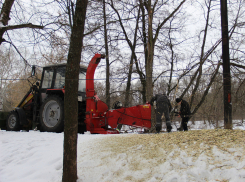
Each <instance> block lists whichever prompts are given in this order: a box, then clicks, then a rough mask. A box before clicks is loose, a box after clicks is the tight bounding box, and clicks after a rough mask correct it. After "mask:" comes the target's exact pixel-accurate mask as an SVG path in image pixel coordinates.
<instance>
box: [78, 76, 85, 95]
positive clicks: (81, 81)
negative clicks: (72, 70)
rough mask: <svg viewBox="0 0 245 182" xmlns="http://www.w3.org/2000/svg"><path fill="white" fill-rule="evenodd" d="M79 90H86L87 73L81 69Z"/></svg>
mask: <svg viewBox="0 0 245 182" xmlns="http://www.w3.org/2000/svg"><path fill="white" fill-rule="evenodd" d="M78 91H79V92H86V75H85V73H84V72H83V71H80V73H79V84H78Z"/></svg>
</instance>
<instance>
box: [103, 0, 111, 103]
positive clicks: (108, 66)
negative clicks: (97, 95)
mask: <svg viewBox="0 0 245 182" xmlns="http://www.w3.org/2000/svg"><path fill="white" fill-rule="evenodd" d="M103 16H104V34H105V37H104V39H105V54H106V94H105V96H106V104H107V106H108V108H110V104H111V103H110V102H111V98H110V62H109V48H108V39H107V28H106V9H105V0H103Z"/></svg>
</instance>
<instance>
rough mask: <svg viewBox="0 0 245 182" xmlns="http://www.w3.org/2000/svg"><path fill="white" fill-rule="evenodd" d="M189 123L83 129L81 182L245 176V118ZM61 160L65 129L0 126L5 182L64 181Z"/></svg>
mask: <svg viewBox="0 0 245 182" xmlns="http://www.w3.org/2000/svg"><path fill="white" fill-rule="evenodd" d="M201 124H203V123H199V127H200V126H201ZM190 128H191V130H190V131H188V132H172V133H161V134H132V133H131V134H120V135H91V134H88V133H87V134H84V135H81V134H79V135H78V156H77V168H78V180H77V182H110V181H111V182H114V181H115V182H118V181H122V182H124V181H133V182H134V181H140V182H143V181H145V182H154V181H163V182H165V181H166V182H189V181H193V182H194V181H199V182H202V181H203V182H206V181H210V182H217V181H223V182H228V181H229V182H244V181H245V142H244V138H245V131H244V129H245V127H244V123H243V124H240V126H237V127H235V128H234V130H222V129H219V130H215V129H209V127H206V128H204V129H202V130H197V129H200V128H197V125H193V126H190ZM210 128H212V127H210ZM207 129H208V130H207ZM62 162H63V133H46V132H39V131H30V132H7V131H4V130H2V131H0V182H60V181H61V180H62V167H63V165H62Z"/></svg>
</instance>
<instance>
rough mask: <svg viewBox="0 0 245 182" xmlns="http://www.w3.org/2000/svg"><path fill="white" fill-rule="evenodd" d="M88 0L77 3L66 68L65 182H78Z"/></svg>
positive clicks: (63, 179) (63, 178) (79, 0)
mask: <svg viewBox="0 0 245 182" xmlns="http://www.w3.org/2000/svg"><path fill="white" fill-rule="evenodd" d="M87 4H88V1H87V0H78V1H77V3H76V9H75V15H74V18H73V20H74V22H73V26H72V33H71V40H70V48H69V54H68V60H67V66H66V81H65V88H66V93H65V99H64V108H65V109H64V110H65V112H64V116H65V122H64V157H63V177H62V181H63V182H75V181H77V130H78V102H77V95H78V80H79V68H80V60H81V52H82V46H83V36H84V34H83V33H84V24H85V19H86V10H87Z"/></svg>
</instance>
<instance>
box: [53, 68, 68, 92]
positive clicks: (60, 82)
mask: <svg viewBox="0 0 245 182" xmlns="http://www.w3.org/2000/svg"><path fill="white" fill-rule="evenodd" d="M65 74H66V68H65V67H60V68H57V70H56V78H55V83H54V88H63V87H64V86H65Z"/></svg>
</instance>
